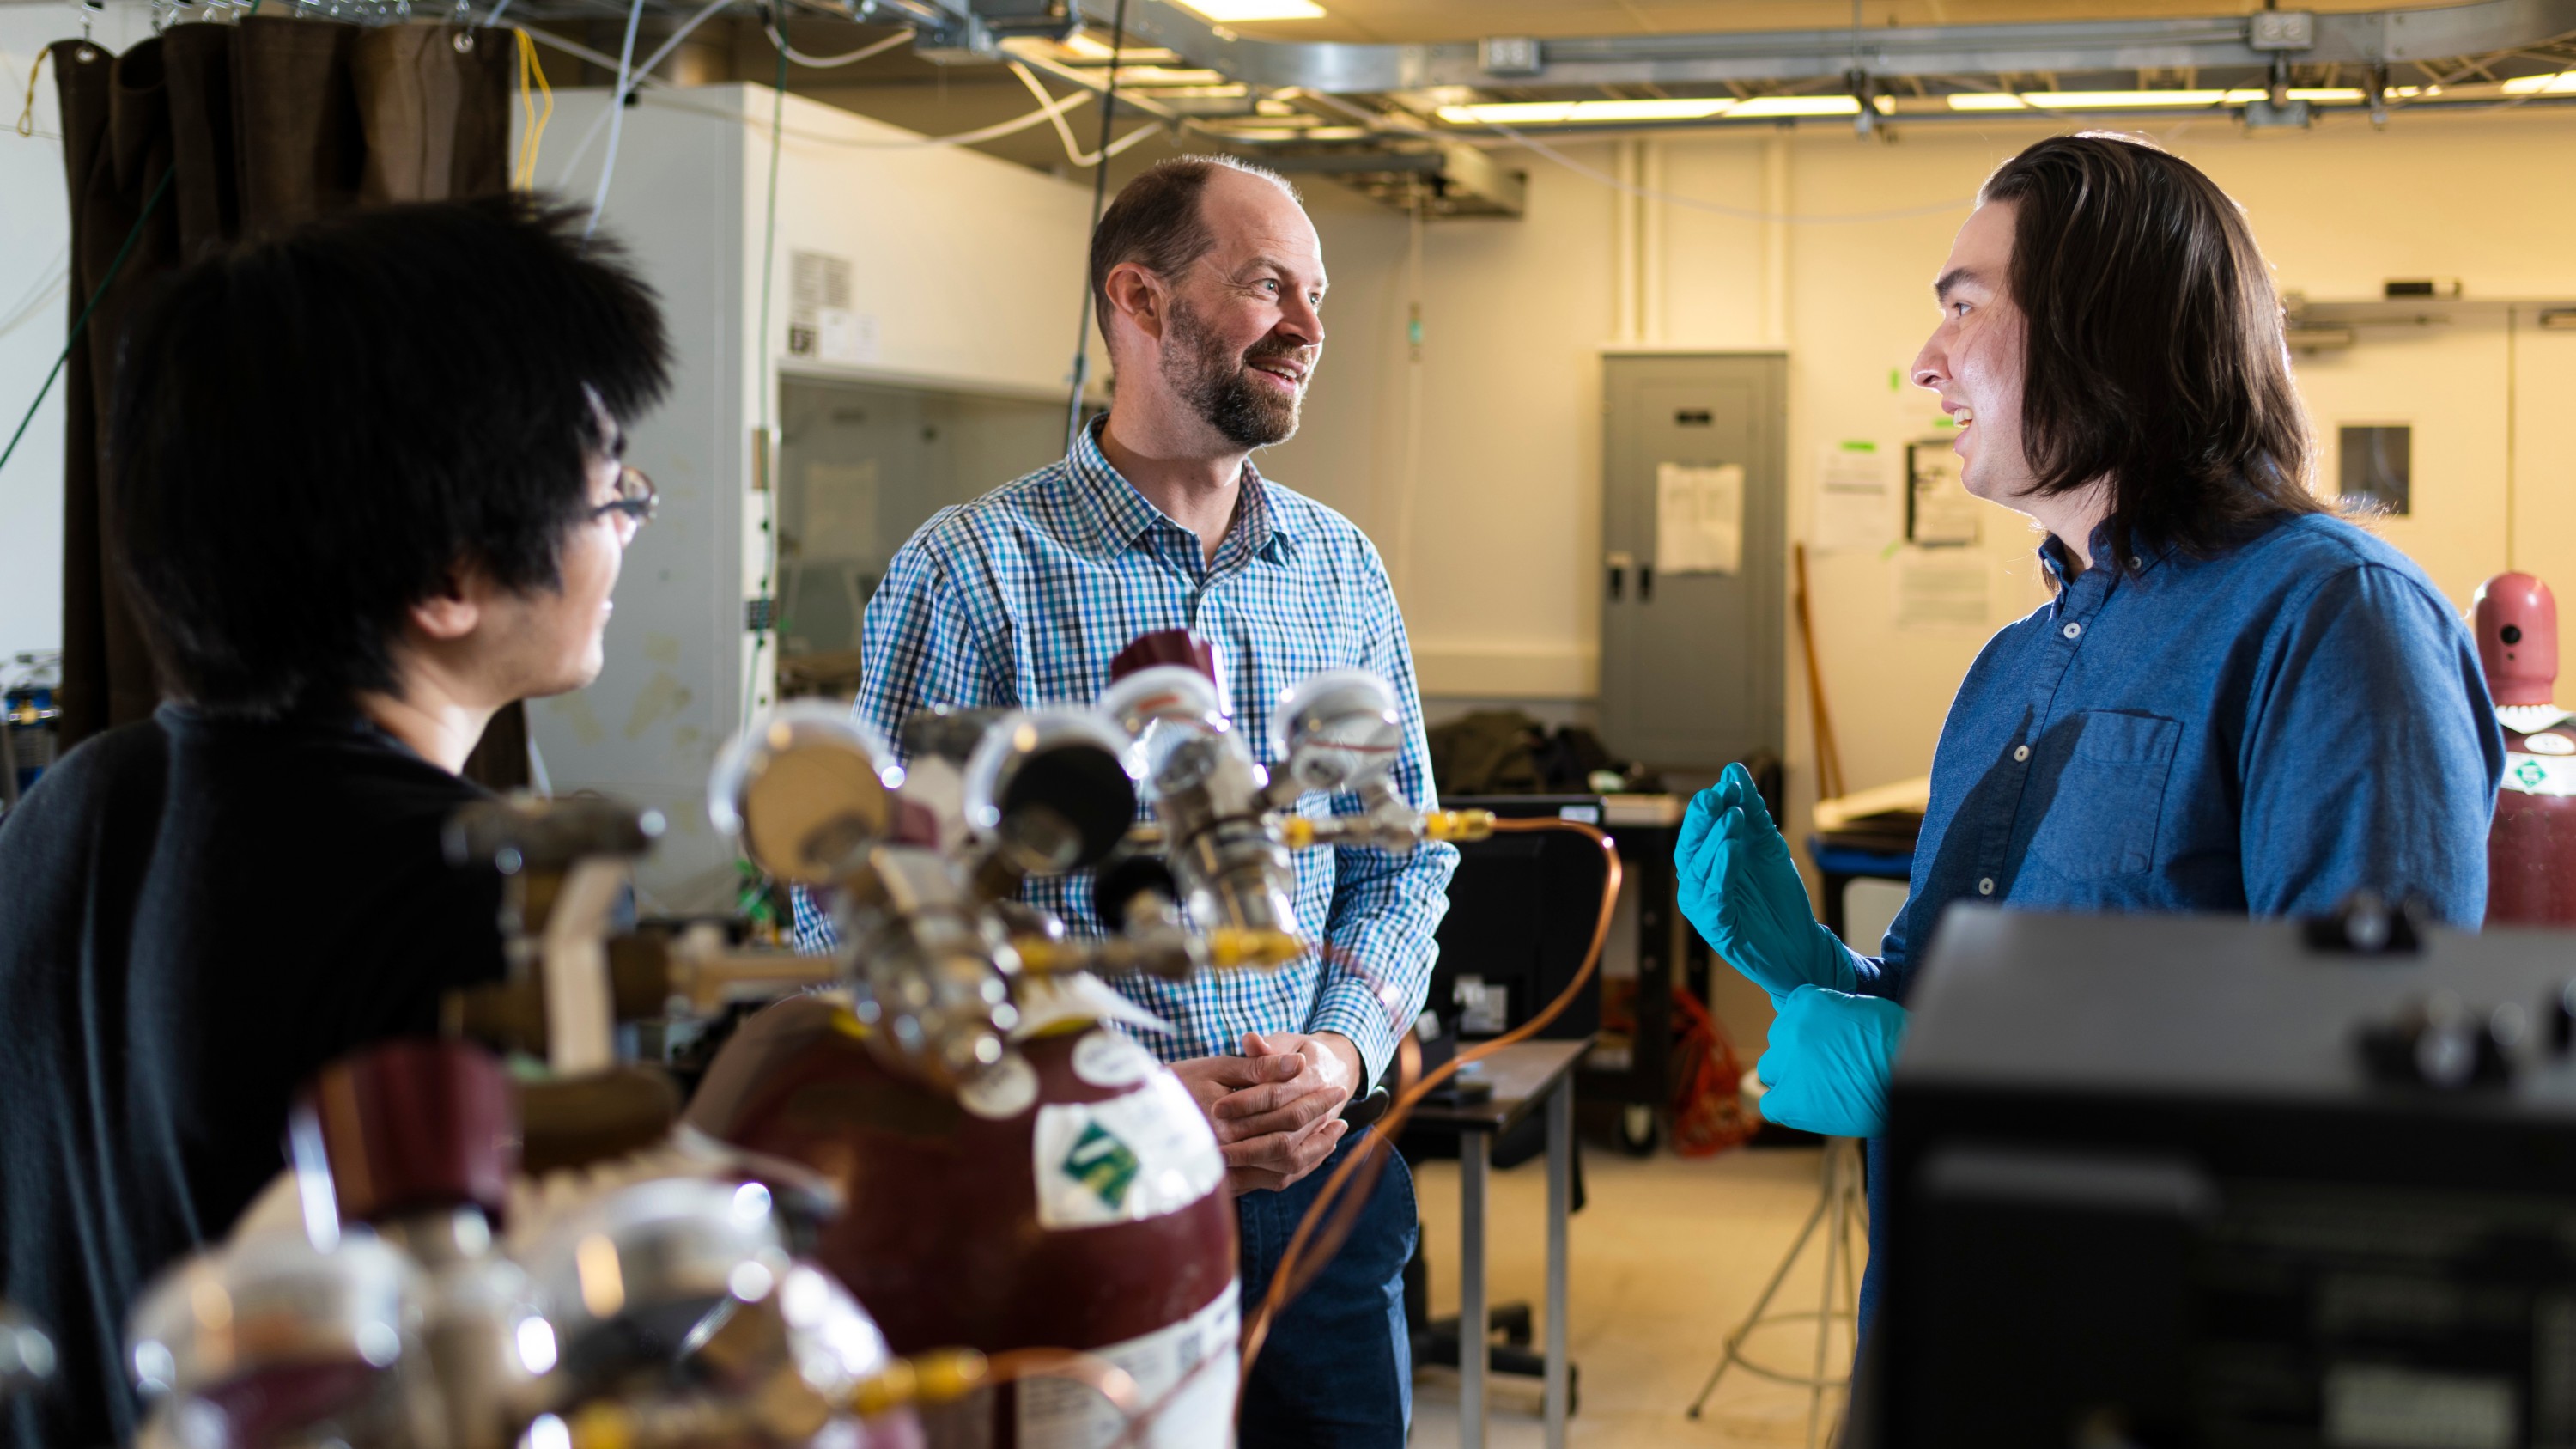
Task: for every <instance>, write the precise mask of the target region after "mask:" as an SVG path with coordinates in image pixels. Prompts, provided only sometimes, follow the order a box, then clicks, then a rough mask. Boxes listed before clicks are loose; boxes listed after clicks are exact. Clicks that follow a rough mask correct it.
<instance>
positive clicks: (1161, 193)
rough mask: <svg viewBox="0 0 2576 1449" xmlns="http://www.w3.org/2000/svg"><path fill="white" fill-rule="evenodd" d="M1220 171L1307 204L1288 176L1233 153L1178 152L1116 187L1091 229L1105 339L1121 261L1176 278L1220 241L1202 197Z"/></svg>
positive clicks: (1094, 293) (1096, 300)
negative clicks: (1253, 179) (1236, 173)
mask: <svg viewBox="0 0 2576 1449" xmlns="http://www.w3.org/2000/svg"><path fill="white" fill-rule="evenodd" d="M1219 170H1226V171H1240V172H1242V173H1243V174H1244V175H1246V176H1258V177H1260V178H1261V179H1262V180H1264V181H1267V182H1269V183H1270V184H1271V185H1273V186H1276V187H1278V188H1279V189H1280V190H1282V191H1285V192H1287V193H1288V198H1289V199H1290V200H1291V201H1294V202H1296V203H1297V204H1299V205H1300V206H1302V205H1304V204H1305V198H1304V197H1301V196H1299V195H1298V194H1297V188H1296V187H1294V186H1291V185H1289V184H1288V179H1287V178H1286V177H1284V176H1281V175H1280V174H1279V173H1278V172H1276V171H1273V170H1271V169H1269V168H1268V167H1266V166H1255V165H1253V164H1252V163H1251V162H1249V161H1238V160H1236V159H1235V158H1234V157H1232V156H1174V157H1171V158H1170V159H1168V160H1163V161H1157V162H1155V163H1154V164H1153V165H1152V166H1149V167H1147V168H1146V169H1145V173H1144V174H1143V175H1141V176H1139V177H1137V178H1136V179H1135V180H1133V181H1130V182H1128V183H1127V184H1126V185H1125V186H1122V187H1120V188H1119V189H1118V199H1117V200H1115V201H1112V202H1111V203H1109V209H1108V210H1107V211H1105V212H1102V213H1101V215H1100V225H1099V226H1098V227H1097V228H1096V229H1094V230H1093V231H1092V233H1091V302H1092V306H1093V308H1094V309H1095V310H1096V311H1097V312H1098V314H1099V316H1098V318H1097V320H1098V322H1099V324H1100V337H1101V340H1102V341H1103V342H1104V343H1105V342H1107V341H1108V339H1109V314H1110V312H1111V310H1112V308H1111V307H1110V305H1109V274H1110V273H1111V272H1112V271H1114V270H1116V269H1117V267H1118V266H1119V265H1120V264H1121V263H1124V262H1140V263H1142V264H1143V265H1144V266H1145V268H1146V269H1147V270H1148V271H1151V272H1153V273H1155V274H1156V275H1158V276H1163V277H1177V276H1179V275H1180V274H1181V272H1182V270H1183V269H1184V268H1186V267H1188V266H1189V264H1190V263H1192V262H1195V261H1197V260H1198V259H1199V258H1201V257H1203V256H1206V255H1207V253H1208V249H1209V248H1210V247H1213V246H1215V245H1216V234H1215V233H1214V232H1212V231H1210V230H1209V229H1208V224H1207V218H1206V217H1205V216H1203V215H1201V214H1200V211H1199V198H1200V195H1201V193H1203V192H1205V191H1206V190H1207V184H1208V178H1209V177H1211V176H1214V175H1215V174H1216V173H1217V172H1218V171H1219Z"/></svg>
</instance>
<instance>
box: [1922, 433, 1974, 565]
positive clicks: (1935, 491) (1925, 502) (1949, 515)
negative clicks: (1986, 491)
mask: <svg viewBox="0 0 2576 1449" xmlns="http://www.w3.org/2000/svg"><path fill="white" fill-rule="evenodd" d="M1909 457H1910V459H1911V463H1912V473H1913V477H1912V479H1911V480H1909V485H1908V486H1909V487H1910V488H1911V490H1912V493H1913V515H1914V516H1913V518H1912V519H1911V521H1910V525H1909V526H1908V527H1907V529H1906V531H1905V541H1906V542H1908V543H1916V544H1930V545H1933V546H1935V547H1938V546H1941V545H1950V546H1953V547H1971V546H1974V545H1975V544H1976V542H1977V540H1978V539H1979V538H1980V537H1981V536H1982V534H1983V528H1982V525H1983V523H1984V519H1985V514H1984V510H1983V509H1981V508H1980V507H1978V504H1977V500H1976V497H1975V495H1973V494H1971V493H1969V492H1968V486H1967V484H1966V482H1965V481H1964V480H1963V479H1962V478H1961V476H1960V469H1961V466H1962V465H1961V463H1960V459H1959V455H1958V454H1956V453H1953V452H1951V451H1950V449H1949V447H1948V446H1947V445H1945V444H1939V443H1929V444H1925V443H1918V444H1916V445H1915V446H1914V447H1913V448H1912V449H1910V450H1909Z"/></svg>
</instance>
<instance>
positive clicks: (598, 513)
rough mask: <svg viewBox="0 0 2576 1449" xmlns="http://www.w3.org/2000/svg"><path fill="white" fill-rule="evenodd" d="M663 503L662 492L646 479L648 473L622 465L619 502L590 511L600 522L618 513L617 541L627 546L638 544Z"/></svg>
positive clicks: (616, 500) (618, 480)
mask: <svg viewBox="0 0 2576 1449" xmlns="http://www.w3.org/2000/svg"><path fill="white" fill-rule="evenodd" d="M661 504H662V490H660V489H658V488H656V487H654V486H653V480H652V479H650V478H647V477H645V476H644V470H643V469H641V468H636V467H631V466H629V465H626V464H622V463H621V464H619V465H618V469H617V497H616V499H615V501H613V502H609V503H603V504H601V505H599V506H598V507H597V508H594V509H592V510H590V516H591V517H592V518H594V519H597V518H605V517H607V516H609V515H611V514H615V515H616V516H617V541H618V542H619V543H620V544H627V543H632V542H634V541H635V534H636V531H637V530H639V529H641V528H642V527H643V526H644V525H645V524H648V523H650V522H652V521H653V514H654V513H655V511H657V510H658V509H659V508H660V507H661Z"/></svg>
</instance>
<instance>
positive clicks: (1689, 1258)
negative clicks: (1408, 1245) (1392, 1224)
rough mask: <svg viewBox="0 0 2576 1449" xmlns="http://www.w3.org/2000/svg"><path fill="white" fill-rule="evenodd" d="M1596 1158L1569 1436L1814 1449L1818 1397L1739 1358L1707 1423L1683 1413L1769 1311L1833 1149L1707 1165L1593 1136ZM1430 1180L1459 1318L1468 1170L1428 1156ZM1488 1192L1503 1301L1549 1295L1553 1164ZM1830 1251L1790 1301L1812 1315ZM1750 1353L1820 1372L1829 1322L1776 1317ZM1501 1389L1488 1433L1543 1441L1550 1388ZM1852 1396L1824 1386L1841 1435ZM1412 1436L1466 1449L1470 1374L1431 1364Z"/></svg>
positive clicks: (1835, 1349) (1801, 1272) (1580, 1250)
mask: <svg viewBox="0 0 2576 1449" xmlns="http://www.w3.org/2000/svg"><path fill="white" fill-rule="evenodd" d="M1583 1165H1584V1171H1585V1174H1586V1177H1587V1178H1588V1186H1589V1188H1590V1194H1591V1200H1590V1202H1589V1204H1588V1205H1587V1206H1586V1207H1585V1208H1584V1210H1583V1211H1582V1212H1580V1213H1577V1214H1576V1215H1575V1216H1574V1218H1573V1219H1572V1223H1571V1230H1570V1244H1571V1248H1570V1251H1571V1255H1572V1257H1571V1271H1570V1278H1571V1296H1572V1300H1573V1301H1572V1305H1571V1316H1570V1318H1569V1320H1568V1323H1569V1328H1570V1332H1571V1335H1572V1337H1571V1343H1572V1348H1573V1357H1574V1361H1575V1362H1576V1364H1578V1365H1579V1366H1580V1367H1581V1369H1582V1400H1581V1403H1580V1404H1579V1405H1578V1409H1577V1412H1576V1414H1575V1416H1574V1418H1573V1421H1572V1423H1571V1425H1570V1432H1569V1435H1568V1442H1569V1443H1570V1444H1575V1445H1604V1446H1607V1445H1617V1446H1619V1449H1666V1446H1671V1449H1685V1446H1686V1449H1722V1446H1728V1445H1765V1446H1771V1445H1803V1444H1805V1443H1806V1442H1807V1406H1808V1397H1809V1396H1808V1392H1807V1390H1805V1389H1802V1388H1790V1387H1786V1386H1783V1385H1778V1384H1774V1383H1771V1382H1769V1381H1767V1380H1764V1379H1761V1378H1759V1377H1756V1376H1754V1375H1751V1374H1747V1373H1744V1372H1743V1371H1741V1370H1740V1369H1738V1370H1730V1371H1729V1372H1728V1374H1727V1376H1726V1381H1725V1382H1724V1383H1723V1384H1721V1385H1720V1386H1719V1389H1718V1392H1717V1395H1716V1396H1715V1397H1714V1398H1712V1399H1711V1400H1710V1401H1709V1405H1708V1408H1707V1409H1706V1411H1704V1413H1703V1415H1702V1417H1701V1418H1700V1419H1698V1420H1697V1421H1696V1422H1694V1421H1692V1420H1690V1419H1686V1418H1684V1417H1683V1416H1682V1410H1683V1408H1684V1407H1685V1406H1687V1405H1688V1404H1689V1403H1690V1400H1691V1396H1692V1395H1694V1394H1696V1393H1697V1392H1699V1386H1700V1383H1701V1381H1702V1380H1704V1379H1705V1378H1706V1377H1707V1376H1708V1371H1709V1369H1710V1368H1711V1367H1712V1366H1714V1365H1715V1364H1716V1362H1717V1357H1718V1353H1719V1351H1720V1349H1721V1347H1722V1345H1723V1344H1724V1342H1725V1337H1726V1333H1727V1330H1728V1329H1730V1328H1731V1327H1733V1326H1734V1325H1735V1324H1736V1323H1737V1322H1738V1321H1739V1320H1740V1319H1742V1318H1743V1317H1744V1315H1745V1314H1746V1312H1748V1311H1749V1310H1750V1309H1751V1308H1752V1306H1753V1301H1754V1299H1755V1298H1756V1297H1758V1296H1759V1295H1760V1294H1761V1292H1762V1287H1763V1284H1764V1283H1765V1282H1767V1281H1768V1280H1769V1278H1770V1276H1771V1273H1772V1271H1773V1269H1774V1268H1775V1267H1776V1266H1777V1265H1778V1263H1779V1260H1780V1257H1781V1255H1782V1254H1784V1253H1786V1252H1787V1251H1788V1249H1789V1245H1790V1243H1791V1242H1793V1241H1794V1240H1795V1239H1796V1237H1797V1234H1798V1230H1799V1228H1800V1227H1801V1226H1803V1225H1804V1224H1805V1222H1806V1219H1807V1214H1808V1213H1809V1212H1810V1211H1812V1210H1813V1209H1814V1207H1815V1202H1816V1171H1817V1165H1818V1154H1817V1153H1816V1152H1814V1151H1800V1150H1794V1149H1791V1150H1771V1149H1766V1150H1764V1151H1760V1152H1749V1151H1745V1150H1742V1149H1738V1150H1736V1151H1733V1152H1728V1153H1722V1154H1720V1155H1719V1156H1716V1157H1713V1158H1705V1159H1699V1160H1689V1159H1684V1158H1679V1157H1674V1156H1671V1155H1669V1154H1666V1155H1660V1156H1657V1157H1654V1158H1650V1159H1647V1160H1644V1161H1639V1160H1637V1159H1633V1158H1628V1157H1623V1156H1620V1155H1618V1154H1616V1153H1614V1152H1610V1151H1605V1150H1600V1149H1597V1148H1593V1147H1590V1146H1587V1147H1586V1149H1585V1152H1584V1163H1583ZM1419 1186H1420V1193H1421V1198H1422V1217H1423V1224H1424V1227H1425V1230H1426V1232H1427V1234H1428V1242H1429V1250H1430V1264H1431V1299H1432V1308H1433V1311H1434V1312H1435V1313H1441V1314H1452V1313H1455V1312H1457V1311H1458V1276H1457V1266H1458V1171H1457V1164H1456V1163H1452V1162H1441V1163H1433V1164H1429V1165H1428V1166H1427V1167H1426V1169H1425V1170H1424V1171H1423V1172H1422V1173H1421V1174H1420V1176H1419ZM1488 1201H1489V1204H1490V1208H1489V1217H1488V1226H1487V1230H1486V1239H1487V1242H1488V1243H1489V1244H1490V1253H1491V1257H1490V1261H1489V1267H1488V1274H1489V1276H1488V1279H1487V1281H1488V1283H1489V1284H1490V1285H1491V1287H1490V1290H1489V1291H1490V1294H1491V1297H1492V1299H1493V1301H1495V1302H1505V1301H1510V1300H1514V1299H1522V1300H1527V1301H1528V1302H1530V1303H1531V1304H1532V1305H1533V1306H1535V1305H1537V1304H1539V1303H1541V1302H1542V1301H1543V1300H1544V1299H1545V1297H1546V1286H1547V1281H1546V1270H1547V1238H1546V1221H1547V1219H1546V1206H1547V1178H1546V1164H1545V1161H1544V1160H1543V1159H1542V1160H1536V1161H1532V1162H1529V1163H1526V1164H1523V1165H1522V1166H1520V1167H1517V1168H1514V1169H1513V1170H1511V1171H1509V1172H1497V1173H1495V1174H1494V1175H1493V1178H1492V1190H1491V1192H1490V1193H1489V1195H1488ZM1823 1261H1824V1259H1823V1254H1822V1251H1821V1243H1819V1244H1817V1245H1816V1246H1814V1247H1811V1248H1810V1249H1809V1251H1808V1252H1807V1253H1806V1254H1805V1255H1804V1256H1802V1257H1801V1259H1800V1261H1799V1263H1798V1266H1797V1269H1796V1270H1795V1271H1793V1272H1792V1273H1791V1274H1790V1276H1789V1280H1788V1282H1787V1284H1786V1285H1784V1286H1783V1288H1782V1289H1781V1292H1780V1295H1779V1299H1778V1303H1779V1304H1780V1305H1782V1306H1785V1307H1788V1308H1791V1309H1804V1310H1806V1311H1807V1312H1809V1313H1810V1314H1812V1313H1813V1312H1814V1310H1815V1307H1816V1303H1817V1299H1818V1296H1819V1294H1820V1291H1821V1289H1822V1284H1823V1278H1822V1274H1823ZM1540 1332H1541V1334H1542V1335H1544V1333H1545V1327H1544V1323H1543V1322H1542V1324H1541V1327H1540ZM1545 1341H1546V1340H1545V1338H1544V1336H1542V1337H1541V1338H1540V1339H1539V1343H1540V1344H1541V1345H1544V1343H1545ZM1746 1351H1747V1352H1748V1353H1749V1354H1750V1355H1751V1356H1752V1357H1754V1358H1755V1359H1756V1360H1758V1361H1761V1362H1763V1363H1766V1364H1770V1365H1774V1366H1777V1367H1780V1368H1783V1369H1787V1370H1791V1371H1796V1372H1804V1371H1805V1370H1806V1368H1807V1366H1808V1364H1809V1363H1810V1362H1811V1361H1812V1359H1813V1357H1814V1354H1815V1326H1814V1320H1813V1319H1812V1317H1811V1318H1809V1319H1807V1320H1804V1321H1799V1322H1792V1323H1787V1324H1782V1325H1779V1326H1777V1327H1772V1328H1767V1329H1765V1330H1763V1331H1762V1332H1760V1333H1757V1334H1756V1335H1755V1336H1754V1337H1753V1338H1752V1339H1750V1340H1748V1341H1747V1344H1746ZM1827 1353H1828V1356H1829V1357H1828V1362H1829V1363H1830V1364H1833V1365H1835V1366H1836V1367H1835V1368H1834V1370H1833V1371H1834V1372H1836V1373H1839V1372H1840V1371H1841V1369H1842V1367H1844V1366H1847V1365H1848V1364H1849V1362H1850V1354H1851V1340H1850V1336H1849V1331H1848V1329H1845V1328H1838V1329H1837V1331H1836V1332H1835V1334H1834V1337H1833V1339H1832V1341H1831V1343H1830V1345H1829V1347H1828V1349H1827ZM1491 1382H1492V1383H1493V1385H1494V1387H1493V1389H1492V1391H1491V1394H1490V1396H1489V1399H1488V1403H1489V1405H1490V1407H1489V1408H1488V1410H1487V1414H1486V1423H1487V1426H1488V1432H1487V1438H1486V1442H1487V1443H1488V1444H1489V1445H1491V1446H1493V1449H1537V1446H1539V1445H1540V1443H1541V1434H1540V1424H1539V1417H1538V1416H1539V1390H1538V1385H1537V1384H1536V1382H1535V1381H1532V1380H1522V1379H1499V1380H1492V1381H1491ZM1841 1404H1842V1400H1841V1394H1840V1393H1839V1392H1829V1393H1827V1394H1826V1395H1825V1402H1824V1412H1825V1421H1826V1424H1827V1426H1828V1429H1829V1428H1830V1425H1831V1423H1832V1422H1833V1421H1834V1419H1835V1418H1836V1417H1837V1416H1838V1415H1839V1413H1840V1411H1841ZM1413 1443H1414V1445H1415V1446H1416V1449H1451V1446H1454V1445H1456V1444H1457V1443H1458V1376H1457V1374H1456V1373H1455V1372H1454V1371H1452V1370H1448V1369H1426V1370H1424V1371H1422V1372H1421V1374H1420V1375H1419V1376H1418V1377H1417V1380H1416V1382H1415V1385H1414V1433H1413Z"/></svg>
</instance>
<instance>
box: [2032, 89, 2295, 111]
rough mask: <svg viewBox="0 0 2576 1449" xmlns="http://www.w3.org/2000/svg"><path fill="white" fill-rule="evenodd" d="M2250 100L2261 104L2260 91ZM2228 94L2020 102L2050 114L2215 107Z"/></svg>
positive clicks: (2057, 95) (2117, 94)
mask: <svg viewBox="0 0 2576 1449" xmlns="http://www.w3.org/2000/svg"><path fill="white" fill-rule="evenodd" d="M2243 94H2244V97H2245V99H2247V100H2260V99H2262V96H2263V93H2262V92H2261V91H2246V92H2244V93H2243ZM2228 96H2229V92H2226V91H2024V92H2022V95H2021V98H2022V99H2023V100H2025V101H2027V102H2029V103H2030V104H2032V105H2034V106H2037V107H2039V108H2040V109H2042V110H2048V111H2108V110H2123V111H2125V110H2129V109H2132V108H2136V107H2143V106H2215V105H2219V104H2222V103H2223V102H2225V101H2226V100H2227V99H2228Z"/></svg>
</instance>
